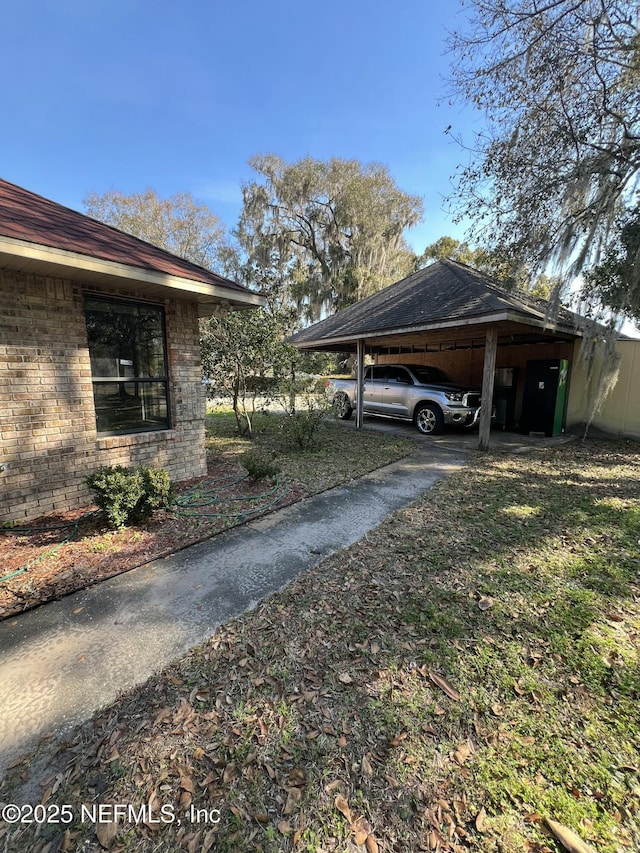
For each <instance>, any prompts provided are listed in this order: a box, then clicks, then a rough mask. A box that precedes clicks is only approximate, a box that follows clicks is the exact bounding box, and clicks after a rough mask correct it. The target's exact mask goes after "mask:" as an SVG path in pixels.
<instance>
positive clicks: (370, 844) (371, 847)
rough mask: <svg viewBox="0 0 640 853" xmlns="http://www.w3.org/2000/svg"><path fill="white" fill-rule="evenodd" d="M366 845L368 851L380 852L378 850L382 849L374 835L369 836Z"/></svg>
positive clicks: (371, 852) (368, 852)
mask: <svg viewBox="0 0 640 853" xmlns="http://www.w3.org/2000/svg"><path fill="white" fill-rule="evenodd" d="M365 846H366V848H367V853H378V850H379V849H380V848H379V847H378V842H377V841H376V839H375V838H374V836H373V835H370V836H369V837H368V838H367V842H366V845H365Z"/></svg>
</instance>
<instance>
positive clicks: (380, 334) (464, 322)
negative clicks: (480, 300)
mask: <svg viewBox="0 0 640 853" xmlns="http://www.w3.org/2000/svg"><path fill="white" fill-rule="evenodd" d="M500 322H511V323H520V324H523V325H527V326H534V327H536V328H539V329H542V330H544V331H560V330H562V331H563V332H564V333H565V334H571V335H574V336H576V337H579V336H581V334H582V333H581V332H580V330H578V329H569V328H568V327H562V329H561V327H560V326H559V325H558V324H555V323H549V322H547V321H545V320H544V318H543V317H532V316H528V315H522V314H519V313H517V312H512V311H504V312H500V313H497V314H485V315H479V316H477V317H465V318H463V319H457V320H442V321H439V322H436V323H426V324H423V325H411V326H396V327H394V328H389V329H376V330H375V331H369V332H360V333H357V334H352V335H335V336H327V337H320V338H316V339H314V340H309V341H307V340H305V341H299V342H298V341H293V340H292V341H291V344H292V345H293V346H295V347H297V348H298V349H313V348H314V347H316V346H318V347H327V346H337V345H339V344H342V343H345V344H346V343H349V344H351V343H354V342H355V341H358V340H367V341H371V340H375V339H377V338H389V337H394V336H396V335H406V334H416V333H421V332H435V331H440V330H442V329H456V328H461V327H465V326H474V325H475V326H477V325H486V324H487V323H500Z"/></svg>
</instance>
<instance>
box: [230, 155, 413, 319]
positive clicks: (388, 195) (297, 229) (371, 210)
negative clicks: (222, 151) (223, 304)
mask: <svg viewBox="0 0 640 853" xmlns="http://www.w3.org/2000/svg"><path fill="white" fill-rule="evenodd" d="M250 165H251V166H252V167H253V169H254V170H255V171H256V173H257V175H258V177H257V179H256V180H253V181H250V182H248V183H247V184H245V185H244V187H243V197H244V206H243V211H242V214H241V217H240V221H239V225H238V229H237V232H236V237H237V239H238V242H239V244H240V247H241V249H242V251H243V252H244V253H245V255H246V265H245V270H246V272H245V275H244V278H245V280H247V279H249V278H251V279H253V280H255V281H257V282H260V281H264V280H265V279H271V280H273V279H277V280H280V281H284V282H286V284H287V292H288V295H289V297H290V298H291V299H292V300H293V302H294V304H295V305H296V307H297V309H298V311H299V312H300V313H301V314H302V315H303V316H304V317H305V318H306V319H307V320H316V319H318V318H319V317H320V316H321V315H322V313H326V312H328V313H333V312H334V311H337V310H339V309H340V308H343V307H345V306H346V305H350V304H351V303H352V302H355V301H357V300H358V299H361V298H362V297H363V296H367V295H368V294H370V293H372V292H374V291H375V290H378V289H380V288H381V287H384V286H385V285H387V284H389V283H391V282H392V281H395V280H397V279H398V278H402V277H403V276H404V275H406V274H407V273H408V272H410V271H411V269H412V268H413V265H414V263H415V256H414V254H413V252H412V251H411V250H410V248H409V246H408V244H407V242H406V240H405V237H404V232H405V230H406V229H407V228H409V227H411V226H412V225H415V224H416V223H417V222H418V221H419V220H420V217H421V215H422V202H421V200H420V198H418V197H417V196H412V195H408V194H407V193H404V192H402V191H401V190H400V189H398V187H397V186H396V184H395V183H394V181H393V179H392V178H391V176H390V175H389V172H388V170H387V169H386V168H385V167H384V166H381V165H379V164H375V163H373V164H368V165H363V164H362V163H360V162H359V161H357V160H341V159H338V158H333V159H331V160H329V161H326V162H325V161H321V160H314V159H312V158H310V157H307V158H304V159H302V160H299V161H298V162H296V163H291V164H289V163H286V162H285V161H284V160H282V159H281V158H280V157H277V156H276V155H275V154H267V155H262V156H258V157H254V158H252V159H251V160H250Z"/></svg>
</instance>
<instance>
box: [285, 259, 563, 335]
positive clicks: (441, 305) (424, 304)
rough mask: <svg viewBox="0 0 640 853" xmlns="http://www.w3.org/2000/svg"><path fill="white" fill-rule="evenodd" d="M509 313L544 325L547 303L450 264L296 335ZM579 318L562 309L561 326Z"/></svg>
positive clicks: (376, 330) (377, 330) (380, 330)
mask: <svg viewBox="0 0 640 853" xmlns="http://www.w3.org/2000/svg"><path fill="white" fill-rule="evenodd" d="M506 312H508V313H509V314H511V315H516V316H517V317H518V318H521V319H522V321H523V322H525V323H526V321H527V320H531V321H535V322H536V323H540V322H541V321H544V320H545V316H546V314H545V312H546V303H544V301H543V300H540V299H536V298H535V297H531V296H529V295H528V294H524V293H520V292H513V293H512V292H509V291H506V290H503V289H502V288H500V287H498V286H497V285H496V284H495V283H494V282H492V280H491V279H489V278H488V277H487V276H485V275H483V274H482V273H480V272H478V270H474V269H472V268H471V267H468V266H466V265H465V264H460V263H458V262H456V261H450V260H448V259H446V260H441V261H437V262H436V263H434V264H431V265H430V266H428V267H426V268H425V269H421V270H418V271H417V272H415V273H412V274H411V275H409V276H407V277H406V278H403V279H402V280H401V281H398V282H396V283H395V284H391V285H389V287H385V288H384V289H383V290H380V291H378V292H377V293H374V294H373V295H372V296H369V297H367V298H366V299H362V300H361V301H360V302H356V303H355V305H351V306H349V307H348V308H345V309H343V310H342V311H339V312H338V313H337V314H334V315H333V316H332V317H327V319H326V320H321V321H320V322H319V323H315V324H314V325H313V326H309V327H308V328H306V329H303V330H302V331H300V332H297V333H296V334H295V335H294V336H293V337H292V339H291V341H292V343H294V344H299V345H304V343H305V342H306V341H318V340H330V339H340V338H354V337H357V336H359V335H371V334H384V333H385V332H386V331H391V330H397V329H407V330H409V329H412V328H415V329H421V328H425V327H429V326H430V325H434V324H438V323H444V322H451V321H455V320H459V321H463V320H470V319H475V320H477V321H478V322H481V321H482V318H484V317H487V318H488V317H491V316H495V315H499V314H505V313H506ZM576 317H577V315H574V314H572V312H570V311H566V310H565V309H560V313H559V315H558V319H557V320H556V321H555V322H556V325H561V326H564V327H565V328H572V329H573V328H575V319H576Z"/></svg>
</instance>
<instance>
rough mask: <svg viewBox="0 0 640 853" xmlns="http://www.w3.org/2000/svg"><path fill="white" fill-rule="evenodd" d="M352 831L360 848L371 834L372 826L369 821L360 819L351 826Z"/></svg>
mask: <svg viewBox="0 0 640 853" xmlns="http://www.w3.org/2000/svg"><path fill="white" fill-rule="evenodd" d="M351 831H352V832H353V834H354V839H353V840H354V841H355V843H356V844H357V845H358V846H360V845H361V844H364V843H365V841H366V840H367V838H368V837H369V834H370V833H371V826H370V824H369V821H368V820H367V819H366V818H364V817H359V818H358V820H357V821H356V822H355V823H353V824H352V825H351Z"/></svg>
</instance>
